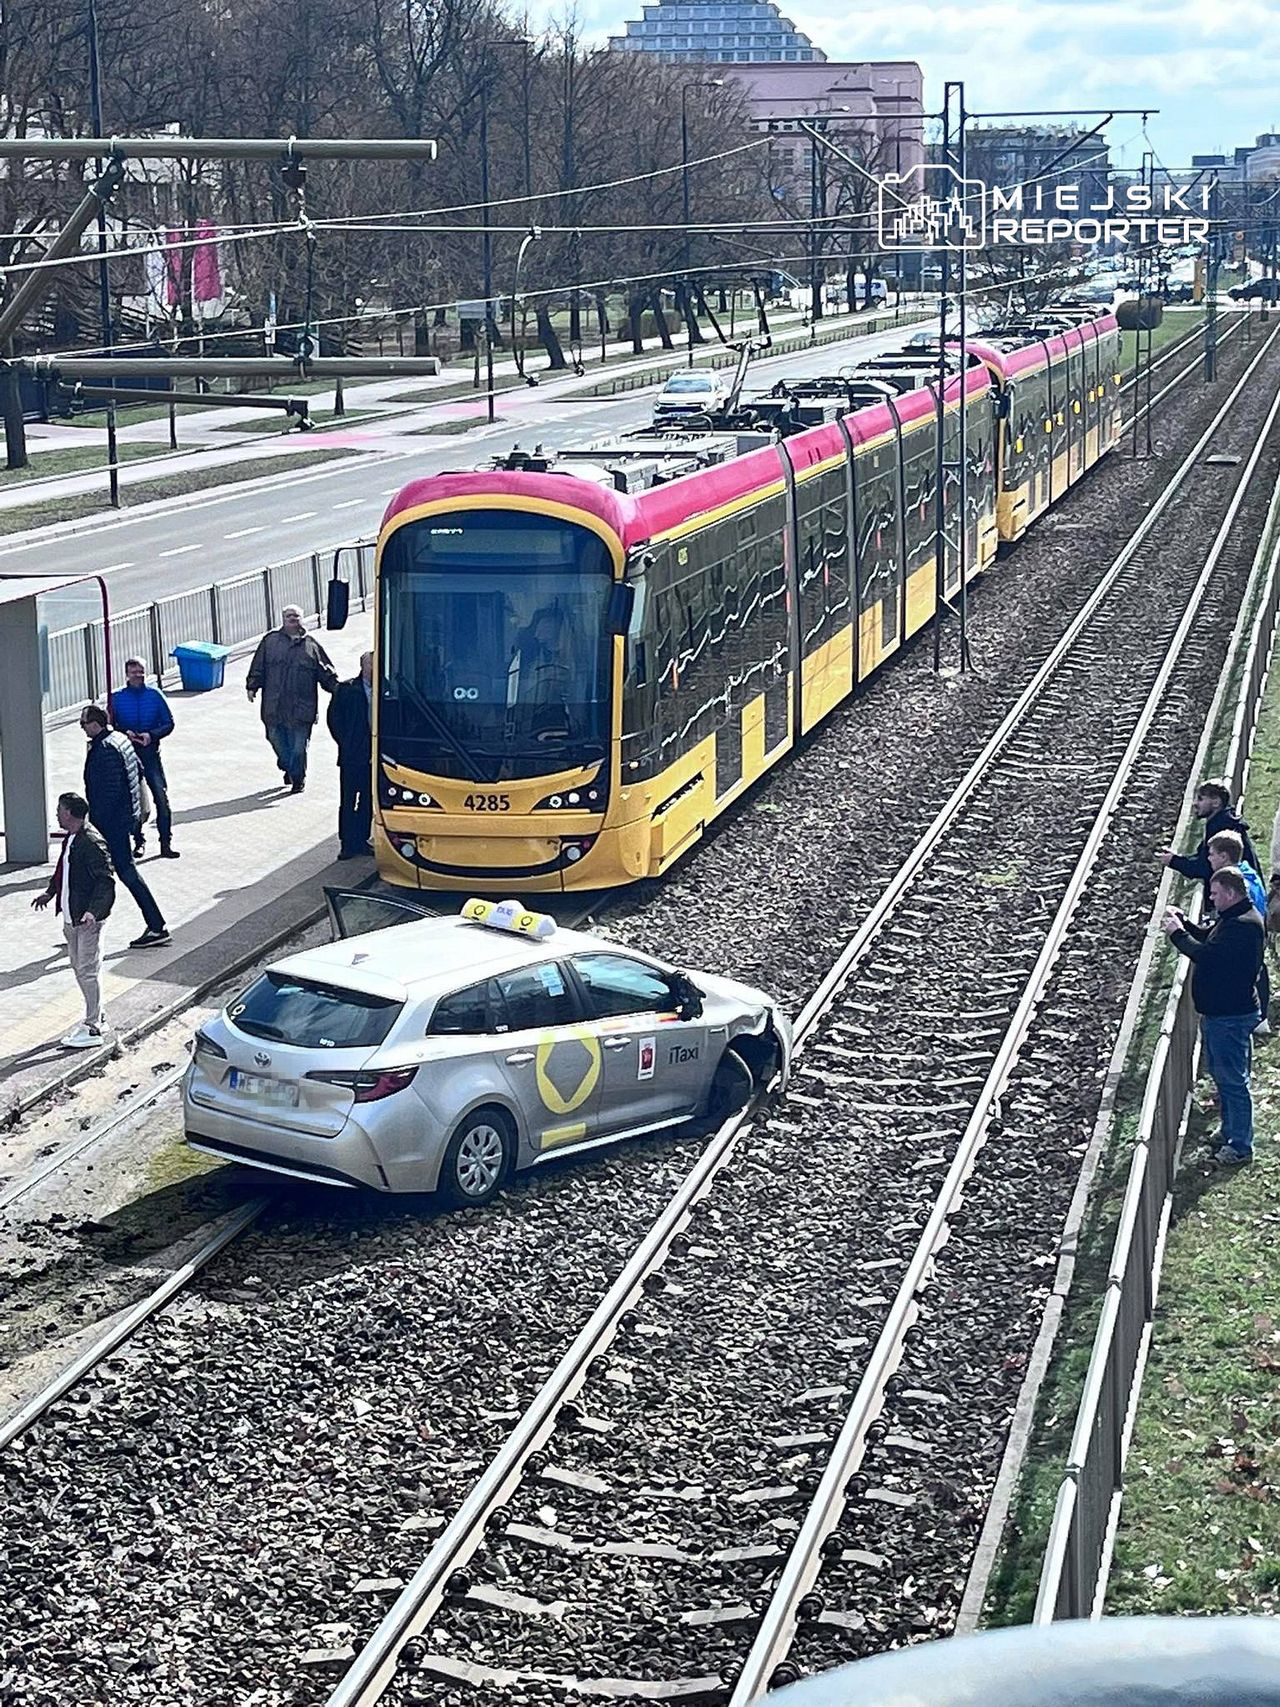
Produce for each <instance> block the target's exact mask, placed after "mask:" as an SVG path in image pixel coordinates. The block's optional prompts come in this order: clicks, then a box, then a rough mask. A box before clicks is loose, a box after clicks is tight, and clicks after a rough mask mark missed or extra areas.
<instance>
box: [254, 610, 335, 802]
mask: <svg viewBox="0 0 1280 1707" xmlns="http://www.w3.org/2000/svg"><path fill="white" fill-rule="evenodd" d="M337 685H338V672H337V671H336V670H335V669H334V667H333V665H332V664H331V663H330V662H329V655H328V653H327V652H326V651H325V649H324V647H323V646H321V644H320V642H319V641H318V640H316V639H315V638H314V636H312V635H310V634H308V633H307V631H306V629H305V628H304V627H303V626H302V612H301V611H300V610H299V609H298V607H297V605H286V606H285V607H284V609H283V610H282V611H281V612H280V626H279V628H273V629H272V630H271V632H270V633H269V634H264V635H263V637H262V639H261V640H260V641H259V642H258V650H257V651H256V652H255V653H254V655H253V662H252V663H251V664H250V666H249V675H248V679H247V680H246V682H245V689H246V691H247V692H248V695H249V699H250V701H252V700H254V699H255V698H256V697H257V695H258V691H259V689H261V692H262V722H263V726H264V728H265V729H266V731H267V740H268V741H270V743H271V746H272V749H273V751H274V752H275V755H276V763H277V764H278V765H279V766H280V772H281V775H282V776H283V777H284V780H285V782H286V783H287V784H288V785H289V788H290V789H291V790H292V792H293V793H294V794H301V793H302V791H303V789H304V788H305V787H306V785H307V743H308V742H309V741H310V740H311V731H312V729H313V728H314V727H315V721H316V718H317V717H318V716H319V714H320V705H319V694H318V691H317V690H318V689H319V688H323V689H324V691H325V692H326V693H332V692H333V690H334V688H335V687H337Z"/></svg>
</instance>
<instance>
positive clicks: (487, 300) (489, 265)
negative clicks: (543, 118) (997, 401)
mask: <svg viewBox="0 0 1280 1707" xmlns="http://www.w3.org/2000/svg"><path fill="white" fill-rule="evenodd" d="M494 47H519V48H524V49H526V50H527V49H528V47H529V38H528V37H527V36H504V37H503V39H502V40H501V41H486V42H485V44H484V64H483V68H482V71H481V77H480V200H481V202H482V203H483V206H482V208H481V211H480V223H481V228H482V233H483V235H482V237H481V267H482V271H483V273H484V315H483V319H482V321H481V324H482V325H483V327H484V373H485V391H486V393H487V396H486V412H487V414H488V417H489V421H490V423H491V424H492V422H493V421H494V419H495V418H496V417H495V415H494V408H493V338H494V333H495V332H496V331H497V327H496V325H495V323H494V313H493V234H492V232H491V231H490V229H489V226H490V207H489V81H490V77H491V75H492V72H491V69H490V62H489V49H490V48H494ZM525 64H526V66H527V65H528V55H527V52H526V57H525ZM525 89H526V91H527V90H528V79H527V78H526V81H525ZM528 136H529V124H528V112H527V107H526V117H525V175H526V180H527V177H528V171H529V153H528ZM528 193H529V184H528V182H527V181H526V183H525V194H526V195H528Z"/></svg>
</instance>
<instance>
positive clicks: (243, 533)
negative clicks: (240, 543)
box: [222, 527, 267, 539]
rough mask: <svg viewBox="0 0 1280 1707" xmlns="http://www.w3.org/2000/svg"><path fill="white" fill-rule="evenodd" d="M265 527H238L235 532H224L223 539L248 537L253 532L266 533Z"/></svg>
mask: <svg viewBox="0 0 1280 1707" xmlns="http://www.w3.org/2000/svg"><path fill="white" fill-rule="evenodd" d="M266 531H267V530H266V528H265V527H258V528H237V529H236V531H235V532H234V533H224V534H223V536H222V537H223V539H248V537H249V535H250V534H251V533H266Z"/></svg>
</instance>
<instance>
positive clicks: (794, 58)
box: [609, 0, 827, 65]
mask: <svg viewBox="0 0 1280 1707" xmlns="http://www.w3.org/2000/svg"><path fill="white" fill-rule="evenodd" d="M643 12H644V16H643V17H642V18H639V19H631V20H629V21H628V23H627V27H626V34H625V35H622V36H610V38H609V46H610V47H611V48H620V49H623V50H624V51H628V52H631V53H654V54H658V55H659V56H660V57H661V58H662V59H665V60H670V61H672V62H675V63H679V62H681V61H686V60H690V61H700V62H701V63H703V64H706V63H708V62H711V63H715V64H720V65H770V64H771V65H777V64H791V65H798V64H801V63H814V62H818V61H822V60H825V59H826V57H827V56H826V54H825V53H823V51H822V49H821V48H817V47H815V46H814V45H813V43H812V42H811V41H810V40H809V38H808V36H807V35H805V34H804V33H803V31H801V30H798V29H797V28H796V27H795V25H794V24H793V23H792V21H791V19H790V18H784V17H783V16H782V14H781V12H779V10H778V8H777V7H776V6H775V5H774V4H773V0H656V3H655V4H653V5H647V6H645V7H644V8H643Z"/></svg>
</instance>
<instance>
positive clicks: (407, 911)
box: [324, 884, 443, 941]
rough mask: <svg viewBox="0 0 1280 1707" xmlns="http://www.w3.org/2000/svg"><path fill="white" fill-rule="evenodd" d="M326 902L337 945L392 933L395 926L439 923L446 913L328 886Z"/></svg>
mask: <svg viewBox="0 0 1280 1707" xmlns="http://www.w3.org/2000/svg"><path fill="white" fill-rule="evenodd" d="M324 901H325V906H326V907H327V908H328V911H329V924H330V926H331V928H332V930H333V935H334V940H335V941H340V940H341V939H343V938H345V937H349V936H364V935H365V934H366V933H367V932H369V931H383V930H388V929H389V928H390V927H391V926H392V925H411V924H416V923H418V922H419V921H421V920H422V919H438V918H439V917H440V915H441V912H442V910H443V909H441V908H439V907H427V906H424V905H423V904H422V903H421V902H420V901H411V900H410V899H409V898H408V896H404V897H403V898H401V897H400V896H398V895H397V896H391V895H379V894H377V892H376V891H374V890H369V889H331V888H330V887H329V886H328V885H327V884H326V885H325V891H324Z"/></svg>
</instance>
